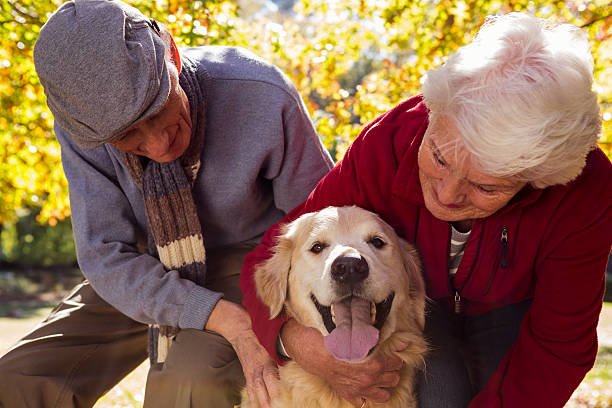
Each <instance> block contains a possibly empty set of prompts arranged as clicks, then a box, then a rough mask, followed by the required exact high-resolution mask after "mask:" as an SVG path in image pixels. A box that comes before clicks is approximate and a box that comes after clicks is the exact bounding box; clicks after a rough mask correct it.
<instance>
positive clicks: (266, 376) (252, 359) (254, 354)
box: [230, 329, 280, 408]
mask: <svg viewBox="0 0 612 408" xmlns="http://www.w3.org/2000/svg"><path fill="white" fill-rule="evenodd" d="M230 343H231V344H232V346H234V350H236V354H238V358H239V359H240V364H242V370H243V372H244V376H245V378H246V386H247V392H248V393H249V397H250V398H251V400H253V401H255V400H257V401H258V402H259V406H260V407H261V408H270V401H271V400H272V399H274V398H276V397H278V396H279V395H280V382H279V378H278V366H277V365H276V363H275V362H274V360H272V359H271V358H270V356H269V355H268V352H267V351H266V350H265V349H264V348H263V347H262V346H261V344H259V341H258V340H257V338H256V337H255V333H254V332H253V330H251V329H248V330H245V331H244V332H242V333H238V334H237V336H236V337H235V338H234V339H233V340H230Z"/></svg>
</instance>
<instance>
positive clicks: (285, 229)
mask: <svg viewBox="0 0 612 408" xmlns="http://www.w3.org/2000/svg"><path fill="white" fill-rule="evenodd" d="M300 219H301V218H298V219H297V220H295V221H293V222H291V223H289V224H286V225H283V226H282V227H281V230H280V235H279V236H278V243H277V244H276V246H275V247H274V248H273V249H272V251H273V255H272V257H271V258H269V259H268V260H267V261H265V262H264V263H262V264H261V265H259V266H258V267H257V269H256V270H255V288H256V289H257V294H258V295H259V298H260V299H261V300H262V301H263V303H264V304H265V305H266V306H268V308H270V319H273V318H275V317H276V316H278V314H279V313H280V312H281V310H283V305H284V303H285V299H286V298H287V284H288V279H289V270H290V269H291V253H292V252H293V246H294V240H295V237H296V235H297V230H298V227H297V226H298V223H299V222H300Z"/></svg>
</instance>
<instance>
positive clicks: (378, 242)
mask: <svg viewBox="0 0 612 408" xmlns="http://www.w3.org/2000/svg"><path fill="white" fill-rule="evenodd" d="M368 244H372V245H373V246H374V248H376V249H381V248H382V247H384V246H385V245H387V243H386V242H385V241H383V240H382V239H381V238H380V237H373V238H370V240H369V241H368Z"/></svg>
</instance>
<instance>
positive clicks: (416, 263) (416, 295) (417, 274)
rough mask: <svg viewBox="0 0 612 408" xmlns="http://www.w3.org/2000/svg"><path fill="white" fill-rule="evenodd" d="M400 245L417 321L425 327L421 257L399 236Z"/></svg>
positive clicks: (423, 281)
mask: <svg viewBox="0 0 612 408" xmlns="http://www.w3.org/2000/svg"><path fill="white" fill-rule="evenodd" d="M400 245H401V247H402V258H403V260H404V268H405V269H406V272H407V273H408V278H409V280H410V298H411V299H413V300H414V302H415V303H416V308H415V310H418V315H417V322H418V323H419V325H420V326H421V327H425V280H424V279H423V267H422V264H421V258H420V256H419V253H418V251H417V250H416V248H415V247H414V246H413V245H412V244H410V243H409V242H408V241H406V240H404V239H401V238H400Z"/></svg>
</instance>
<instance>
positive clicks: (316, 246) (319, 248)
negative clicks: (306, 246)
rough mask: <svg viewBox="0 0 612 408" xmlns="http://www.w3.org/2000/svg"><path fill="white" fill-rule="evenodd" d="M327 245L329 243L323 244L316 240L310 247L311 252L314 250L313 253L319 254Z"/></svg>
mask: <svg viewBox="0 0 612 408" xmlns="http://www.w3.org/2000/svg"><path fill="white" fill-rule="evenodd" d="M326 247H327V245H325V244H322V243H320V242H315V243H314V244H312V246H311V247H310V252H312V253H313V254H318V253H320V252H321V251H323V250H324V249H325V248H326Z"/></svg>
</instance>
